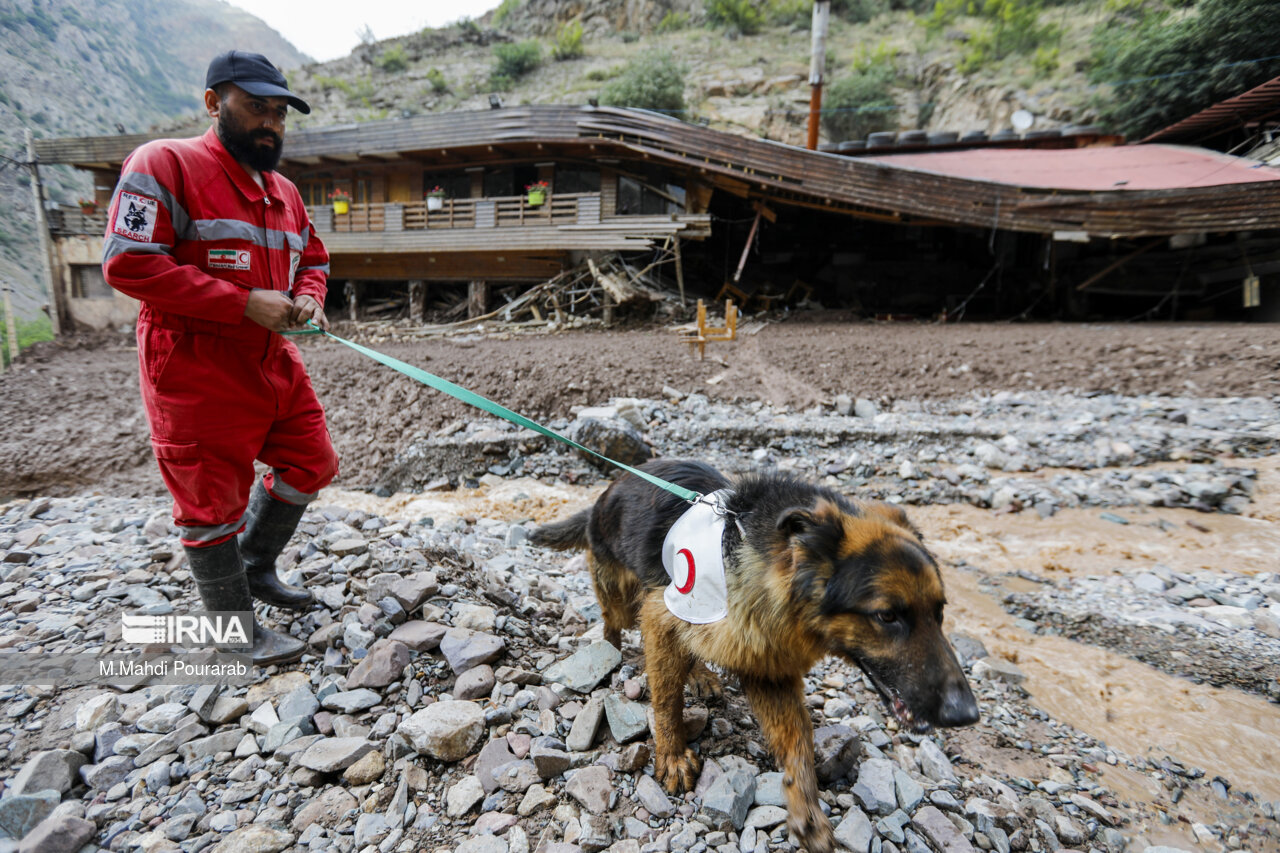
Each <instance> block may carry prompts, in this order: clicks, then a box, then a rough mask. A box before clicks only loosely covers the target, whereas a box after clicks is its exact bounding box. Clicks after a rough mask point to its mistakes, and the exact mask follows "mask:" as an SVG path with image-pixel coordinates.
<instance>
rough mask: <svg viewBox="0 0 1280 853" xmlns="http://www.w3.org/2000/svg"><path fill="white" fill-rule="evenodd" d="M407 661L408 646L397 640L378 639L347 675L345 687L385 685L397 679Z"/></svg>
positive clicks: (350, 688) (349, 688) (352, 688)
mask: <svg viewBox="0 0 1280 853" xmlns="http://www.w3.org/2000/svg"><path fill="white" fill-rule="evenodd" d="M408 663H409V647H408V646H406V645H405V644H404V643H402V642H400V641H399V640H391V639H386V640H378V641H377V642H376V643H374V644H373V646H372V647H371V648H370V649H369V654H368V655H366V656H365V658H364V660H362V661H360V663H358V664H356V665H355V668H354V669H352V670H351V674H350V675H348V676H347V689H348V690H355V689H356V688H359V687H386V686H387V685H388V684H390V683H391V682H393V681H399V680H400V675H401V673H402V672H403V670H404V668H405V666H406V665H407V664H408Z"/></svg>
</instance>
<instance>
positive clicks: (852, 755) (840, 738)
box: [813, 726, 862, 782]
mask: <svg viewBox="0 0 1280 853" xmlns="http://www.w3.org/2000/svg"><path fill="white" fill-rule="evenodd" d="M813 751H814V769H815V770H816V771H817V774H818V779H819V780H820V781H822V782H834V781H836V780H837V779H843V778H844V777H845V776H847V775H848V774H849V771H850V770H852V769H853V765H854V762H856V761H857V760H858V755H859V754H860V753H861V752H862V742H861V741H860V740H859V739H858V734H857V732H855V731H854V730H853V729H851V728H849V727H848V726H823V727H822V728H820V729H818V730H817V731H815V732H814V733H813Z"/></svg>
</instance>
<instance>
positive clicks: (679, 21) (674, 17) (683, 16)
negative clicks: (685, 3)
mask: <svg viewBox="0 0 1280 853" xmlns="http://www.w3.org/2000/svg"><path fill="white" fill-rule="evenodd" d="M687 26H689V13H688V12H676V11H672V10H668V11H667V14H665V15H663V16H662V20H661V21H658V26H657V27H656V28H655V29H654V32H655V33H674V32H675V31H676V30H683V29H684V28H685V27H687Z"/></svg>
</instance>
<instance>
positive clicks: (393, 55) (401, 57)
mask: <svg viewBox="0 0 1280 853" xmlns="http://www.w3.org/2000/svg"><path fill="white" fill-rule="evenodd" d="M374 64H375V65H377V66H378V67H379V68H381V69H382V70H383V71H386V72H387V73H388V74H394V73H396V72H397V71H403V70H405V69H406V68H408V67H409V58H408V57H407V56H405V53H404V45H399V44H395V45H392V46H391V47H389V48H387V49H386V50H384V51H382V53H380V54H378V58H377V59H376V60H374Z"/></svg>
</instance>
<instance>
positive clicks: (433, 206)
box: [427, 187, 445, 210]
mask: <svg viewBox="0 0 1280 853" xmlns="http://www.w3.org/2000/svg"><path fill="white" fill-rule="evenodd" d="M444 196H445V192H444V190H443V189H442V188H440V187H432V188H431V189H430V190H428V191H427V210H444Z"/></svg>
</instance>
